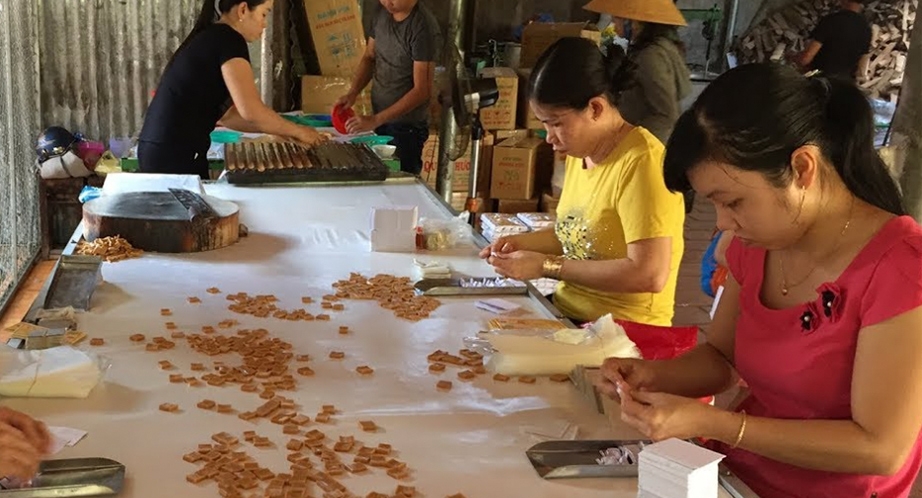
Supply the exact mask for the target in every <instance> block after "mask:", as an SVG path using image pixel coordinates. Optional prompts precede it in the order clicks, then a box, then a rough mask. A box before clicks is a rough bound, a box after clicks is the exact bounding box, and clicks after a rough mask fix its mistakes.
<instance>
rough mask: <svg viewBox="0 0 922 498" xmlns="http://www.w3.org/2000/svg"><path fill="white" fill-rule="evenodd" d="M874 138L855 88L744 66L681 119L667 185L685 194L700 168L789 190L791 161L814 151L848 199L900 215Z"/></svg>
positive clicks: (669, 152)
mask: <svg viewBox="0 0 922 498" xmlns="http://www.w3.org/2000/svg"><path fill="white" fill-rule="evenodd" d="M874 136H875V128H874V118H873V113H872V111H871V106H870V104H869V103H868V101H867V99H866V98H865V96H864V94H863V93H861V90H859V89H858V87H857V86H855V84H854V83H853V82H851V81H848V80H844V79H839V78H829V77H826V76H822V75H817V76H812V77H806V76H804V75H802V74H800V73H798V72H797V71H795V70H794V69H793V68H790V67H787V66H782V65H779V64H749V65H745V66H741V67H738V68H736V69H733V70H731V71H729V72H727V73H725V74H724V75H722V76H721V77H720V78H718V79H717V80H716V81H714V82H713V83H712V84H711V85H710V86H709V87H708V88H707V89H706V90H705V91H704V93H702V94H701V96H700V97H699V98H698V100H697V101H696V102H695V103H694V105H693V106H692V108H691V109H689V110H688V111H686V112H685V114H683V115H682V117H680V118H679V121H678V123H677V124H676V127H675V131H674V132H673V133H672V137H671V138H670V139H669V144H668V145H667V147H666V160H665V171H664V175H665V178H666V186H667V187H669V189H670V190H673V191H677V192H681V191H688V190H690V189H691V186H690V184H689V181H688V172H689V171H691V170H692V169H694V168H695V167H697V166H698V165H699V164H701V163H702V162H705V161H719V162H723V163H727V164H731V165H733V166H735V167H737V168H740V169H743V170H746V171H758V172H760V173H762V174H763V175H765V177H766V178H767V179H768V180H769V181H771V182H772V183H773V184H774V185H776V186H778V187H782V186H786V185H789V184H790V182H791V181H792V179H793V170H792V168H791V155H792V154H793V153H794V151H796V150H797V149H798V148H800V147H803V146H805V145H816V146H817V147H819V149H820V150H821V151H822V153H823V156H824V157H825V158H826V159H827V160H828V161H829V162H830V163H831V164H832V165H833V166H834V167H835V170H836V172H837V173H838V175H839V177H841V178H842V181H843V182H844V183H845V186H846V187H847V188H848V190H849V191H851V193H852V194H854V195H855V196H856V197H858V198H859V199H861V200H863V201H865V202H867V203H869V204H872V205H874V206H877V207H878V208H880V209H883V210H885V211H888V212H890V213H893V214H895V215H904V214H906V209H905V207H904V206H903V202H902V197H901V195H900V191H899V188H898V187H897V185H896V182H894V180H893V177H891V176H890V172H889V170H888V169H887V166H886V164H884V162H883V160H882V159H881V158H880V156H879V155H878V154H877V150H876V149H875V148H874Z"/></svg>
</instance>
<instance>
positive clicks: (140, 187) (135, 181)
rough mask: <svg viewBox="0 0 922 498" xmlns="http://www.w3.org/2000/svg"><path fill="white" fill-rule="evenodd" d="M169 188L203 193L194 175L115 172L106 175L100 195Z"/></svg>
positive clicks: (163, 190) (199, 179) (160, 190)
mask: <svg viewBox="0 0 922 498" xmlns="http://www.w3.org/2000/svg"><path fill="white" fill-rule="evenodd" d="M171 188H176V189H183V190H189V191H191V192H195V193H197V194H199V195H204V194H205V189H204V188H203V187H202V179H201V178H200V177H198V176H196V175H161V174H155V173H115V174H111V175H106V182H105V183H103V186H102V195H112V194H123V193H131V192H169V190H170V189H171Z"/></svg>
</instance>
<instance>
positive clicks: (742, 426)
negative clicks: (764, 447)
mask: <svg viewBox="0 0 922 498" xmlns="http://www.w3.org/2000/svg"><path fill="white" fill-rule="evenodd" d="M740 413H742V414H743V423H742V424H740V431H739V432H738V433H737V434H736V442H734V443H733V446H731V447H730V449H731V450H735V449H736V448H738V447H739V445H740V443H742V442H743V436H745V435H746V418H747V417H746V410H743V411H741V412H740Z"/></svg>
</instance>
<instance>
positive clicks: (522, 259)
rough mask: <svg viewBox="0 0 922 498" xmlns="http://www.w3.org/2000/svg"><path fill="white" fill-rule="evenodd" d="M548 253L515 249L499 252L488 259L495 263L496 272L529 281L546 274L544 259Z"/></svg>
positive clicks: (507, 276)
mask: <svg viewBox="0 0 922 498" xmlns="http://www.w3.org/2000/svg"><path fill="white" fill-rule="evenodd" d="M545 259H547V255H545V254H541V253H540V252H531V251H515V252H512V253H507V252H498V253H495V254H493V255H492V256H490V258H489V259H487V261H488V262H489V263H490V264H491V265H493V269H495V270H496V273H499V274H500V275H502V276H504V277H506V278H512V279H515V280H521V281H527V280H534V279H537V278H541V277H543V276H544V260H545Z"/></svg>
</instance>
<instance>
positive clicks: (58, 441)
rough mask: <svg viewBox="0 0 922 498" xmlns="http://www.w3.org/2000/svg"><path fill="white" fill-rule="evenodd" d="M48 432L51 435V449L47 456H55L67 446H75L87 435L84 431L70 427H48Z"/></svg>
mask: <svg viewBox="0 0 922 498" xmlns="http://www.w3.org/2000/svg"><path fill="white" fill-rule="evenodd" d="M48 432H49V433H50V434H51V447H50V448H49V449H48V454H49V455H56V454H58V453H60V452H61V450H63V449H64V448H66V447H68V446H75V445H76V444H77V443H79V442H80V440H82V439H83V438H84V437H86V435H87V432H86V431H83V430H80V429H73V428H70V427H54V426H51V427H48Z"/></svg>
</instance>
